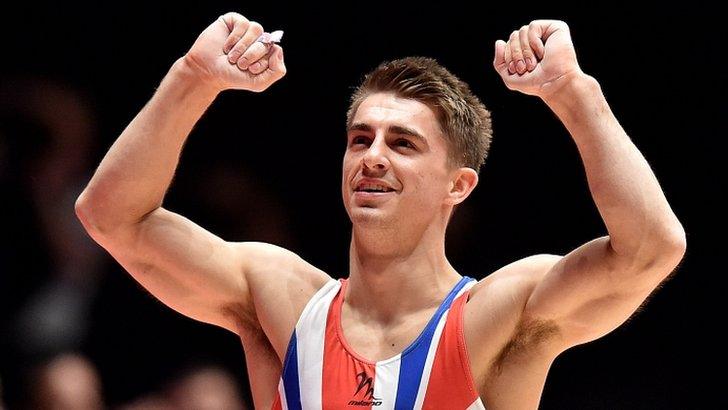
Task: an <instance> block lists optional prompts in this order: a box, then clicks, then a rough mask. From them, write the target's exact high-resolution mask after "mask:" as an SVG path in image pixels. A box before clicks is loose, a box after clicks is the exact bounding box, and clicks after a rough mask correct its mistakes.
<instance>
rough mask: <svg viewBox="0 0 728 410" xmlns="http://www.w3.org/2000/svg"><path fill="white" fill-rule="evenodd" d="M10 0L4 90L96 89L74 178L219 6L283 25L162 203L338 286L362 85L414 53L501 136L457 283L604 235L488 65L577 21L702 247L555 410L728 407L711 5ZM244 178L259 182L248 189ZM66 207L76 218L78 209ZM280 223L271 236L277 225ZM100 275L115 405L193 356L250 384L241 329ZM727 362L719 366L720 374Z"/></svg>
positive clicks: (17, 219) (590, 351) (556, 135)
mask: <svg viewBox="0 0 728 410" xmlns="http://www.w3.org/2000/svg"><path fill="white" fill-rule="evenodd" d="M15 6H16V7H17V8H16V9H15V10H7V11H4V12H3V13H2V17H1V18H2V20H4V21H2V23H3V24H2V29H1V30H2V41H3V48H2V51H0V52H1V53H2V61H3V63H2V67H1V68H0V73H1V74H2V77H0V80H1V81H2V83H4V84H3V87H6V88H12V87H13V86H14V84H20V83H22V82H23V81H25V80H27V79H44V80H45V81H52V82H54V83H56V84H63V85H64V86H66V87H70V88H73V89H75V90H76V92H77V93H78V94H79V95H81V96H82V97H83V98H84V99H85V101H87V104H88V106H89V107H90V110H91V112H92V113H93V116H94V125H93V129H94V134H93V135H94V139H93V145H92V146H91V148H90V149H89V154H88V167H87V170H86V171H87V173H86V174H85V175H84V178H85V180H84V179H83V178H81V182H87V181H88V178H89V177H90V175H91V172H92V171H93V169H94V167H95V166H96V165H97V164H98V162H99V161H100V159H101V158H102V156H103V154H104V153H105V151H106V149H108V147H109V146H110V144H111V143H112V142H113V141H114V140H115V138H116V137H117V136H118V135H119V133H120V132H121V131H122V130H123V129H124V127H125V126H126V124H128V122H129V121H130V120H131V119H132V118H133V116H134V115H135V114H136V113H137V112H138V111H139V110H140V109H141V108H142V106H143V104H144V103H145V102H146V101H147V100H148V99H149V98H150V97H151V96H152V94H153V92H154V90H155V88H156V87H157V85H158V84H159V82H160V81H161V79H162V77H163V76H164V75H165V73H166V72H167V70H168V69H169V66H170V65H171V64H172V62H174V60H175V59H176V58H178V57H180V56H182V55H183V54H184V52H185V51H186V50H187V49H188V48H189V47H190V46H191V44H192V42H193V41H194V40H195V38H196V37H197V35H198V34H199V33H200V32H201V31H202V30H203V29H204V28H205V27H206V26H207V25H208V24H209V23H211V22H212V21H213V20H214V19H215V18H216V17H217V16H218V15H220V14H222V13H224V12H225V11H228V10H235V11H239V12H241V13H242V14H244V15H245V16H246V17H248V18H250V19H252V20H257V21H259V22H261V23H262V24H263V26H264V27H266V28H267V29H268V30H269V31H271V30H274V29H283V30H285V32H286V33H285V36H284V39H283V43H282V45H283V46H284V49H285V53H286V65H287V67H288V74H287V76H286V78H285V79H283V80H282V81H281V82H279V83H276V84H275V85H274V86H273V87H272V88H271V89H269V90H268V91H266V92H264V93H263V94H253V93H246V92H234V91H227V92H225V93H223V94H222V95H221V96H220V97H219V98H218V99H217V101H216V102H215V103H214V104H213V105H212V106H211V108H210V109H209V110H208V112H207V113H206V114H205V116H204V117H203V118H202V119H201V121H200V122H199V123H198V125H197V126H196V128H195V130H194V131H193V133H192V135H191V137H190V139H189V140H188V142H187V145H186V147H185V150H184V152H183V155H182V159H181V162H180V167H179V169H178V172H177V176H176V178H175V181H174V183H173V185H172V188H171V189H170V191H169V193H168V196H167V199H166V200H165V206H166V207H167V208H169V209H171V210H173V211H176V212H179V213H181V214H183V215H185V216H187V217H189V218H190V219H192V220H194V221H196V222H197V223H199V224H200V225H202V226H203V227H205V228H207V229H209V230H211V231H212V232H215V233H217V234H219V235H220V236H222V237H223V238H224V239H226V240H270V241H273V242H276V243H278V244H279V245H283V246H287V247H289V248H291V249H292V250H293V251H295V252H297V253H298V254H300V255H301V256H302V257H304V258H305V259H306V260H308V261H309V262H311V263H313V264H314V265H316V266H318V267H319V268H321V269H323V270H325V271H326V272H328V273H329V274H331V275H332V276H334V277H344V276H346V272H347V269H348V245H349V235H350V223H349V221H348V218H347V215H346V213H345V211H344V208H343V206H342V203H341V198H340V188H339V187H340V178H341V175H340V172H341V158H342V154H343V149H344V146H345V144H344V138H345V133H344V120H345V112H346V109H347V104H348V97H349V94H350V92H351V90H352V88H353V87H354V86H355V85H356V84H357V83H358V81H359V80H360V79H361V77H362V76H363V74H365V73H366V72H367V71H369V70H370V69H372V68H374V67H375V66H376V65H377V64H378V63H380V62H381V61H383V60H385V59H390V58H396V57H403V56H407V55H426V56H431V57H434V58H436V59H438V60H439V61H440V62H441V63H442V64H443V65H445V66H446V67H447V68H449V69H450V70H451V71H453V72H454V73H455V74H456V75H458V76H459V77H460V78H462V79H463V80H465V81H466V82H468V83H469V84H470V85H471V87H472V89H473V90H474V91H475V93H476V94H477V95H479V96H480V97H481V99H482V100H483V102H484V103H485V104H486V106H487V107H488V108H489V109H490V110H491V111H492V113H493V122H494V140H493V145H492V147H491V152H490V155H489V157H488V159H487V160H486V163H485V165H484V167H483V169H482V170H481V179H480V186H479V187H478V188H477V189H476V191H475V192H474V193H473V195H472V197H471V199H469V200H468V202H469V203H468V204H467V206H463V207H462V208H461V210H460V211H458V214H457V215H456V217H455V220H454V221H453V227H452V229H451V233H450V236H449V238H448V241H449V242H448V254H449V255H450V259H451V261H452V263H453V265H454V266H455V267H456V268H458V269H459V270H460V272H461V273H462V274H467V275H469V276H473V277H475V278H478V279H479V278H482V277H484V276H486V275H488V274H489V273H490V272H492V271H494V270H496V269H497V268H499V267H501V266H503V265H505V264H507V263H509V262H512V261H514V260H516V259H519V258H522V257H525V256H527V255H531V254H536V253H558V254H564V253H567V252H569V251H570V250H572V249H573V248H575V247H577V246H579V245H581V244H582V243H584V242H586V241H589V240H591V239H593V238H595V237H597V236H601V235H603V234H605V233H606V231H605V228H604V225H603V223H602V221H601V219H600V217H599V214H598V212H597V209H596V207H595V206H594V203H593V202H592V199H591V197H590V194H589V191H588V186H587V183H586V177H585V175H584V172H583V167H582V164H581V161H580V158H579V156H578V152H577V150H576V147H575V145H574V143H573V142H572V141H571V139H570V137H569V135H568V133H567V132H566V130H565V129H564V128H563V126H562V125H561V124H560V123H559V122H558V120H557V119H556V117H555V116H554V115H552V114H551V112H550V111H549V110H548V108H547V107H546V106H545V105H544V104H543V103H541V102H540V101H539V100H538V99H536V98H533V97H528V96H524V95H521V94H517V93H514V92H511V91H509V90H507V89H506V88H505V87H504V86H503V84H502V82H501V80H500V78H499V77H498V75H497V74H496V73H495V71H494V70H493V69H492V66H491V61H492V56H493V43H494V41H495V40H496V39H498V38H501V39H507V36H508V34H510V32H511V31H512V30H514V29H517V28H519V27H520V26H521V25H523V24H526V23H528V22H529V21H531V20H533V19H536V18H555V19H563V20H565V21H566V22H567V23H569V25H570V27H571V33H572V37H573V40H574V43H575V47H576V50H577V55H578V58H579V62H580V65H581V67H582V69H583V70H584V71H585V72H587V73H589V74H591V75H593V76H594V77H596V78H597V79H598V80H599V82H600V84H601V86H602V88H603V91H604V93H605V94H606V96H607V99H608V101H609V102H610V104H611V107H612V109H613V111H614V112H615V114H616V115H617V117H618V118H619V120H620V122H621V124H622V126H623V127H624V128H625V129H626V131H627V133H628V134H629V135H630V136H631V138H632V140H633V141H634V143H635V144H636V145H637V147H638V148H639V149H640V150H641V152H642V153H643V154H644V156H645V157H646V158H647V160H648V162H649V163H650V165H651V167H652V169H653V171H654V173H655V174H656V176H657V178H658V180H659V182H660V184H661V186H662V188H663V190H664V192H665V194H666V196H667V198H668V200H669V201H670V204H671V205H672V208H673V210H674V212H675V213H676V214H677V216H678V218H679V219H680V220H681V221H682V223H683V225H684V227H685V230H686V232H687V240H688V250H687V255H686V257H685V259H684V261H683V262H682V264H681V265H680V266H679V268H678V271H677V273H676V275H675V276H674V277H673V278H672V279H671V280H670V281H668V282H667V283H665V285H664V286H663V288H662V289H661V290H659V291H658V292H656V293H655V294H654V295H653V297H652V299H651V301H650V303H649V304H647V305H646V306H645V308H644V309H643V310H642V312H641V313H640V314H638V315H637V316H635V317H634V318H633V319H632V320H631V321H629V322H628V323H627V324H625V325H623V326H622V327H620V328H619V329H617V330H616V331H615V332H613V333H611V334H610V335H608V336H606V337H604V338H602V339H600V340H598V341H595V342H593V343H589V344H587V345H584V346H580V347H577V348H574V349H572V350H570V351H568V352H567V353H565V354H563V355H562V356H561V357H559V358H558V359H557V360H556V362H555V364H554V366H553V368H552V370H551V373H550V376H549V378H548V380H547V382H546V387H545V391H544V396H543V400H542V405H541V407H542V408H544V409H557V408H569V409H571V408H574V409H577V408H593V409H601V408H604V409H614V408H626V409H642V408H645V409H646V408H676V409H677V408H704V407H703V406H706V405H708V406H709V407H721V405H722V406H725V405H728V401H726V398H725V386H726V378H725V375H724V369H725V364H726V363H725V355H724V352H723V345H724V343H723V342H722V337H721V336H719V334H720V333H722V329H723V327H724V324H725V319H724V317H723V316H724V313H725V309H724V308H723V306H722V302H723V300H724V299H725V298H724V297H721V296H722V295H723V293H724V292H723V287H724V285H725V284H726V280H725V279H724V275H725V273H726V269H725V267H724V264H723V263H722V262H723V260H722V255H723V252H722V250H723V242H724V241H722V238H723V236H722V235H720V234H719V232H720V233H722V232H723V229H722V228H723V226H724V225H725V223H724V221H725V218H724V216H723V213H722V211H723V209H724V205H725V202H723V201H724V199H723V198H724V197H725V194H726V193H727V192H726V172H725V159H724V147H725V146H726V144H725V143H724V141H723V140H724V139H725V137H726V135H727V134H726V127H725V125H724V121H725V118H726V116H727V115H728V110H727V109H726V108H728V107H727V106H726V103H725V99H724V98H725V97H724V96H725V91H726V87H725V85H726V76H725V63H723V62H722V61H724V59H725V52H726V47H725V44H726V36H725V33H724V31H723V29H722V28H720V27H721V23H722V22H721V21H720V20H721V19H722V18H721V17H720V14H719V13H717V11H715V10H708V9H704V8H698V7H696V6H691V5H689V4H687V3H686V4H683V5H682V6H680V7H675V8H665V7H664V6H660V7H655V6H648V5H643V6H644V11H641V12H636V11H635V10H633V8H634V6H627V5H615V4H603V3H598V4H592V5H581V6H579V7H576V8H574V7H570V8H566V7H563V6H556V7H547V6H545V5H540V6H538V7H534V6H532V5H529V4H526V3H498V4H487V3H478V4H476V5H470V4H469V5H465V4H458V3H457V2H444V3H441V4H439V5H437V6H423V5H411V4H400V3H397V2H367V3H358V4H351V5H346V6H344V5H336V6H331V5H326V6H324V5H323V4H314V3H306V4H297V5H295V6H292V5H285V4H274V3H273V2H256V3H255V4H250V5H244V4H242V3H238V2H216V3H215V4H211V2H204V3H200V4H196V5H186V4H182V2H178V3H177V4H147V5H131V4H123V5H122V4H121V3H118V4H113V5H107V6H101V5H86V4H84V5H80V4H73V3H67V2H65V3H59V4H57V5H55V6H42V5H38V4H16V5H15ZM3 7H5V6H3ZM13 102H14V101H11V100H6V101H3V106H6V107H7V106H12V103H13ZM6 112H8V111H7V110H6ZM18 118H19V117H17V116H12V115H6V116H5V117H3V121H5V123H4V124H2V125H3V127H4V132H3V134H0V136H1V137H4V138H5V142H4V145H5V149H6V151H5V158H4V159H5V160H6V161H7V162H6V164H5V166H4V167H3V168H0V169H4V176H3V172H2V171H0V176H3V184H4V185H3V188H4V190H3V191H2V193H0V195H1V196H2V198H1V199H0V201H2V207H3V208H2V211H3V212H4V217H3V221H2V223H1V225H0V226H2V231H3V239H2V242H3V243H2V245H3V251H2V253H0V257H1V258H2V259H1V260H0V270H1V271H0V272H1V274H0V299H2V303H1V304H0V307H1V308H2V313H1V316H0V319H1V320H2V321H3V322H2V323H0V324H3V327H2V328H0V330H2V331H3V333H0V337H1V338H2V339H0V346H2V347H3V351H2V352H0V377H1V378H2V380H3V385H4V395H5V400H6V402H8V404H10V405H11V406H12V404H13V403H15V402H16V401H18V400H21V399H20V398H21V397H22V391H23V386H22V383H20V382H18V381H17V380H19V379H18V378H17V377H16V376H17V374H18V373H19V370H18V369H19V368H22V366H23V365H24V363H25V361H24V360H25V359H23V360H21V359H19V356H18V355H17V354H16V353H14V351H15V350H14V348H13V346H14V343H13V340H14V339H17V338H18V337H19V335H18V334H16V333H15V331H14V330H13V329H14V328H13V326H11V325H9V323H12V322H13V320H14V318H15V317H16V315H17V312H18V311H19V309H21V306H22V305H23V304H24V303H26V302H27V300H28V298H29V297H30V295H32V294H33V292H35V291H37V290H38V289H39V288H40V287H41V286H42V284H43V283H44V281H46V280H48V277H49V276H50V275H52V266H51V265H52V263H51V262H48V261H47V260H46V259H47V257H46V256H45V255H46V254H47V251H46V250H45V247H46V246H47V243H46V242H47V239H44V237H43V235H42V233H41V232H40V231H41V229H40V228H38V224H39V222H38V219H37V217H36V216H34V210H33V203H32V200H31V199H29V197H28V196H27V195H26V193H25V191H24V188H23V186H26V185H27V184H28V183H30V184H33V185H34V186H36V187H38V186H40V187H43V184H44V183H45V182H44V181H43V180H39V179H30V180H28V179H23V176H22V175H23V172H24V171H23V170H24V165H23V164H26V163H27V162H29V161H32V160H33V158H34V157H33V155H34V154H33V152H34V151H33V147H38V146H42V145H39V144H41V143H37V142H36V141H35V140H32V139H29V138H30V137H28V136H27V135H28V134H27V133H25V132H23V130H27V129H29V128H28V126H27V124H25V122H22V121H21V122H22V123H23V124H24V125H23V126H17V125H13V124H15V122H16V121H19V120H18ZM31 128H32V127H31ZM38 133H39V134H43V132H42V131H39V132H38ZM40 141H42V138H41V139H40ZM28 147H30V148H28ZM2 159H3V156H0V161H2ZM7 164H10V165H7ZM219 169H222V171H219V172H213V171H212V170H219ZM226 172H228V174H226ZM230 173H231V174H232V175H230ZM236 175H238V176H239V175H244V176H245V177H244V178H238V177H237V176H236ZM24 181H25V182H24ZM236 181H242V182H241V185H236ZM304 181H305V182H304ZM311 181H316V182H311ZM24 184H26V185H24ZM245 187H254V189H253V188H250V189H251V192H256V194H255V195H252V198H253V199H251V200H248V199H249V198H250V197H251V196H247V195H246V192H247V189H248V188H245ZM80 188H82V186H80V187H79V189H80ZM236 190H237V191H236ZM231 192H232V193H231ZM216 195H217V196H216ZM217 197H220V198H223V199H221V201H223V202H224V204H225V205H224V206H223V205H221V204H220V203H219V202H215V200H214V198H217ZM210 198H213V199H210ZM231 198H232V199H231ZM267 209H272V210H273V211H270V215H272V216H270V217H269V219H271V220H269V221H268V222H267V224H268V225H266V224H265V223H263V225H262V226H261V225H260V224H259V223H258V222H255V221H256V219H255V217H254V216H255V215H256V214H257V213H258V212H263V211H264V210H267ZM238 213H239V214H240V215H242V216H241V217H240V219H242V221H241V220H239V218H238V216H237V215H238ZM65 214H66V218H73V219H74V221H75V216H74V214H73V209H72V207H68V208H67V209H66V212H65ZM245 221H253V222H250V223H248V222H245ZM266 226H274V228H272V229H275V230H276V232H277V233H276V235H274V236H267V235H268V233H267V232H269V230H267V229H266ZM107 259H108V258H107ZM96 286H97V291H96V293H95V296H94V298H93V309H92V310H91V314H90V316H89V317H88V326H89V329H90V330H89V332H88V335H87V336H86V337H85V339H84V341H83V343H82V345H81V347H80V350H82V351H83V352H84V353H85V354H87V355H88V356H89V357H90V358H91V359H92V361H93V362H94V363H95V364H96V366H97V367H98V369H99V372H100V374H101V377H102V380H103V382H104V388H105V396H106V400H107V402H108V403H109V404H110V405H116V404H119V403H123V402H126V401H129V400H131V399H132V398H134V397H136V396H138V395H140V394H143V393H145V392H148V391H150V390H152V389H155V388H156V387H157V386H159V385H160V383H162V382H163V380H165V379H166V378H169V377H171V376H172V375H173V374H175V372H177V371H179V369H180V367H181V366H184V365H187V364H189V363H190V362H197V361H211V362H215V363H219V364H221V365H223V366H225V367H227V368H228V369H230V370H231V371H232V372H234V374H235V375H236V376H237V377H239V382H240V385H241V386H242V388H243V389H247V386H248V385H247V379H246V375H245V367H244V366H245V364H244V363H245V362H244V357H243V354H242V349H241V347H240V342H239V340H238V339H236V338H235V337H234V336H233V335H232V334H229V333H226V332H225V331H223V330H219V329H216V328H214V327H212V326H209V325H205V324H200V323H197V322H194V321H192V320H189V319H186V318H184V317H182V316H180V315H178V314H177V313H175V312H173V311H171V310H170V309H167V308H166V307H164V306H163V305H161V304H160V303H158V302H156V301H155V300H154V299H153V298H152V297H151V296H149V295H148V294H147V293H146V292H144V291H142V290H141V288H140V287H139V286H138V285H137V284H136V283H135V282H133V280H132V279H131V278H130V277H129V276H127V275H126V274H125V273H124V271H123V269H121V268H120V267H119V266H118V265H116V264H115V263H114V262H113V260H111V259H108V260H106V261H105V267H104V273H103V274H102V275H101V279H100V280H99V281H98V282H97V285H96ZM21 370H22V369H21ZM712 370H715V371H717V373H716V374H715V375H709V374H708V372H710V371H712ZM245 394H247V393H245Z"/></svg>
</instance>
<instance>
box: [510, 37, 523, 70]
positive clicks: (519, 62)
mask: <svg viewBox="0 0 728 410" xmlns="http://www.w3.org/2000/svg"><path fill="white" fill-rule="evenodd" d="M518 33H519V32H518V30H514V31H513V33H511V38H510V40H509V41H508V42H509V43H510V46H511V58H512V59H513V64H514V69H515V72H517V73H518V74H523V73H524V72H525V71H526V63H525V62H524V61H523V52H522V51H521V40H520V35H519V34H518ZM509 69H510V67H509Z"/></svg>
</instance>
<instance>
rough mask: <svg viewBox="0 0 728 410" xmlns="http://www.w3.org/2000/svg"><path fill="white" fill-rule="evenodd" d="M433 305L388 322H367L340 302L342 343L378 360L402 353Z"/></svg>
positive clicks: (428, 318)
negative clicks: (383, 323) (394, 321)
mask: <svg viewBox="0 0 728 410" xmlns="http://www.w3.org/2000/svg"><path fill="white" fill-rule="evenodd" d="M435 310H436V309H429V310H424V311H422V312H418V313H417V314H413V315H409V316H407V317H403V318H401V320H398V321H397V323H394V324H391V325H389V326H383V325H378V324H375V323H371V322H367V321H366V320H364V319H362V318H358V317H356V315H355V314H354V313H353V312H350V311H348V309H347V307H346V306H342V312H341V327H340V328H339V331H340V333H341V334H340V337H341V339H342V343H344V345H345V346H346V347H347V348H349V350H351V351H353V353H355V354H356V355H358V356H360V357H362V358H364V359H366V360H368V361H372V362H378V361H381V360H385V359H388V358H391V357H393V356H396V355H397V354H400V353H402V351H403V350H405V349H406V348H407V347H408V346H410V345H411V344H412V343H413V342H414V341H415V340H416V339H417V338H418V337H419V336H420V335H421V334H422V332H423V330H424V329H425V327H426V326H427V324H428V322H429V320H430V318H431V317H432V315H433V314H434V312H435Z"/></svg>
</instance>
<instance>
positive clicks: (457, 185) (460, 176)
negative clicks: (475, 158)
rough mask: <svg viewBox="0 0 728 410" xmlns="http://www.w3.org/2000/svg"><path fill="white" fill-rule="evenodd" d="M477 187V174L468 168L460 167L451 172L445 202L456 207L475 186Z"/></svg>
mask: <svg viewBox="0 0 728 410" xmlns="http://www.w3.org/2000/svg"><path fill="white" fill-rule="evenodd" d="M476 185H478V173H477V172H475V170H474V169H472V168H469V167H461V168H458V169H456V170H454V171H453V173H452V179H451V180H450V185H449V191H448V198H447V202H448V203H449V204H451V205H453V206H454V205H458V204H459V203H461V202H463V201H464V200H465V199H466V198H467V197H468V196H470V193H471V192H473V189H475V186H476Z"/></svg>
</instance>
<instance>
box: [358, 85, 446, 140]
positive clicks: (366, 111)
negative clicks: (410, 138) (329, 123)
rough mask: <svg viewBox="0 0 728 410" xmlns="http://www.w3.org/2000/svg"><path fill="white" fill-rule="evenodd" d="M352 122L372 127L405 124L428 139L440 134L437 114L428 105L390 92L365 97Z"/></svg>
mask: <svg viewBox="0 0 728 410" xmlns="http://www.w3.org/2000/svg"><path fill="white" fill-rule="evenodd" d="M352 123H354V124H356V123H364V124H367V125H370V126H371V127H373V128H374V129H377V128H386V127H387V126H389V125H393V124H396V125H402V126H407V127H410V128H414V129H415V130H416V131H418V132H419V133H420V134H421V135H423V136H425V137H428V139H431V138H434V137H436V136H440V134H441V132H440V125H439V123H438V122H437V116H436V115H435V112H434V111H433V110H432V109H431V108H430V107H428V106H427V105H426V104H423V103H421V102H419V101H415V100H411V99H408V98H401V97H397V96H396V95H394V94H392V93H375V94H372V95H370V96H368V97H367V98H365V99H364V101H362V102H361V104H360V105H359V108H358V109H357V110H356V113H355V114H354V118H352Z"/></svg>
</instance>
